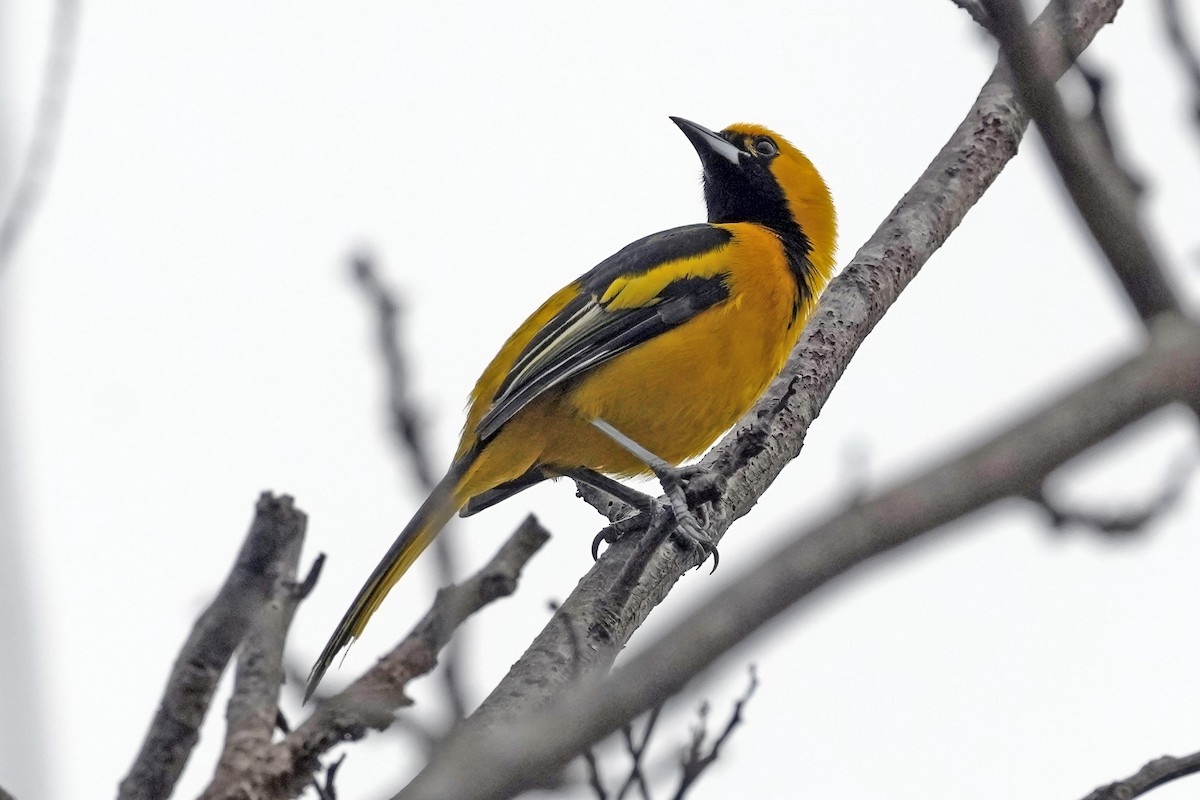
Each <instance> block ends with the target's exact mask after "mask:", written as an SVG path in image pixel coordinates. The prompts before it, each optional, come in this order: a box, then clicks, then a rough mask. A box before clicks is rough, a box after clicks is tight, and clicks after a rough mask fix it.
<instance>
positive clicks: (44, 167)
mask: <svg viewBox="0 0 1200 800" xmlns="http://www.w3.org/2000/svg"><path fill="white" fill-rule="evenodd" d="M78 32H79V0H57V2H56V3H55V4H54V21H53V23H52V27H51V31H50V43H49V45H48V49H47V52H46V64H45V67H44V69H43V71H42V86H41V92H40V94H39V96H38V106H37V112H36V115H35V118H34V122H33V133H32V134H31V135H30V139H29V147H28V149H27V150H26V152H25V160H24V162H23V163H22V164H21V166H20V169H19V172H18V173H17V178H16V181H15V183H14V186H13V191H12V194H11V195H10V199H9V201H8V208H7V209H6V210H5V212H4V217H3V219H0V272H2V271H3V269H4V267H5V266H6V265H7V264H8V261H9V257H10V256H11V255H12V252H13V250H14V249H15V248H16V246H17V243H18V242H19V241H20V238H21V234H22V233H24V231H25V227H26V225H27V223H28V222H29V219H30V218H31V217H32V216H33V212H34V211H35V210H36V209H37V204H38V202H39V201H40V200H41V199H42V192H43V190H44V189H45V187H46V180H47V178H48V177H49V173H50V166H51V164H52V163H53V161H54V152H55V150H56V149H57V147H58V140H59V134H60V133H61V132H62V118H63V110H64V109H65V108H66V104H67V90H68V88H69V87H70V81H71V67H72V65H73V63H74V61H75V40H76V38H78Z"/></svg>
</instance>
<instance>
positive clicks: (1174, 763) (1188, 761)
mask: <svg viewBox="0 0 1200 800" xmlns="http://www.w3.org/2000/svg"><path fill="white" fill-rule="evenodd" d="M1197 772H1200V753H1192V754H1191V755H1190V756H1184V757H1182V758H1176V757H1174V756H1163V757H1162V758H1156V759H1154V760H1153V761H1151V762H1150V763H1148V764H1146V766H1144V767H1142V768H1141V769H1139V770H1138V771H1137V772H1136V773H1134V774H1133V775H1130V776H1129V777H1128V778H1125V779H1124V780H1120V781H1117V782H1116V783H1110V784H1109V785H1108V786H1101V787H1100V788H1099V789H1097V790H1096V791H1094V792H1092V793H1091V794H1089V795H1088V796H1087V797H1085V798H1083V800H1133V798H1135V797H1141V796H1142V795H1144V794H1145V793H1146V792H1148V791H1150V790H1151V789H1154V788H1157V787H1159V786H1162V785H1163V784H1164V783H1170V782H1171V781H1173V780H1176V779H1177V778H1182V777H1184V776H1185V775H1192V774H1194V773H1197Z"/></svg>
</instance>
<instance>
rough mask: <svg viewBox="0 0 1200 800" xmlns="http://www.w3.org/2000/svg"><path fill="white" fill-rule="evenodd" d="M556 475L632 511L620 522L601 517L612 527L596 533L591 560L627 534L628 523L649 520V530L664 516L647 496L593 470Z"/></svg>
mask: <svg viewBox="0 0 1200 800" xmlns="http://www.w3.org/2000/svg"><path fill="white" fill-rule="evenodd" d="M557 471H558V472H559V473H561V474H562V475H563V476H564V477H567V478H571V479H572V480H575V481H578V482H579V483H582V484H584V485H586V486H590V487H591V488H593V489H596V490H597V491H599V492H601V493H603V494H607V495H609V496H611V497H613V498H615V499H616V500H617V501H618V502H620V503H622V504H623V505H625V506H628V507H629V508H631V509H633V511H634V513H633V514H629V515H627V516H624V517H622V518H620V519H616V518H615V516H614V515H613V514H612V513H611V512H610V513H606V514H605V516H607V517H608V518H609V520H611V521H612V524H611V525H608V526H606V527H605V528H604V530H602V531H600V533H598V534H597V535H596V538H595V539H593V540H592V558H593V559H596V558H598V557H599V555H598V554H599V550H600V543H601V542H605V543H607V544H612V543H613V542H615V541H616V540H617V539H620V538H621V537H622V536H624V535H625V534H626V533H628V532H629V530H630V528H631V527H633V526H632V524H631V523H632V521H634V520H637V521H638V522H639V524H640V523H641V522H645V521H647V520H649V522H650V524H649V526H648V527H651V528H652V527H653V526H654V523H655V522H657V519H656V517H658V516H661V515H662V514H663V513H665V509H664V508H663V506H662V505H661V504H660V503H659V502H658V500H656V499H655V498H653V497H650V496H649V495H647V494H643V493H642V492H639V491H638V490H637V489H632V488H630V487H628V486H626V485H625V484H623V483H621V482H620V481H615V480H613V479H612V478H610V477H608V476H607V475H602V474H600V473H599V472H596V470H594V469H588V468H587V467H569V468H565V469H558V470H557Z"/></svg>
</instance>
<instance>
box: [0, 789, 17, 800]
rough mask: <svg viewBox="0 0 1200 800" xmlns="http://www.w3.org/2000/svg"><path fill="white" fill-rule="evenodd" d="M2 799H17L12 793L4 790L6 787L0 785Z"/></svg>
mask: <svg viewBox="0 0 1200 800" xmlns="http://www.w3.org/2000/svg"><path fill="white" fill-rule="evenodd" d="M0 800H16V798H14V797H13V796H12V795H11V794H9V793H8V792H6V791H4V787H3V786H0Z"/></svg>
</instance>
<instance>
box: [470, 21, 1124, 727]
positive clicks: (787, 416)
mask: <svg viewBox="0 0 1200 800" xmlns="http://www.w3.org/2000/svg"><path fill="white" fill-rule="evenodd" d="M1119 5H1120V2H1119V0H1082V2H1080V3H1077V4H1076V6H1075V9H1076V10H1075V13H1074V14H1072V15H1060V14H1058V13H1057V12H1056V11H1055V12H1052V11H1047V13H1045V14H1043V16H1042V18H1041V19H1040V20H1039V22H1038V23H1036V24H1035V26H1034V30H1035V37H1036V39H1037V40H1038V41H1039V42H1041V43H1043V45H1044V46H1049V44H1054V46H1057V43H1058V42H1059V41H1060V40H1061V39H1062V38H1063V36H1064V35H1068V34H1069V35H1070V37H1071V38H1072V39H1073V40H1077V41H1079V42H1081V43H1086V42H1088V41H1090V40H1091V39H1092V37H1094V36H1095V34H1096V32H1097V31H1098V30H1099V29H1100V27H1101V26H1103V25H1104V24H1106V23H1107V22H1108V21H1109V20H1111V19H1112V17H1113V15H1114V14H1115V13H1116V9H1117V7H1118V6H1119ZM1063 68H1064V69H1065V64H1064V65H1063ZM1028 122H1029V119H1028V117H1027V116H1026V114H1025V112H1024V111H1023V110H1022V108H1021V106H1020V104H1019V103H1017V102H1016V96H1015V93H1014V90H1013V88H1012V86H1011V85H1010V83H1009V77H1008V72H1007V70H1005V69H1002V68H1000V67H997V69H996V70H995V71H994V72H993V73H992V76H991V77H990V78H989V79H988V81H987V82H986V83H985V84H984V86H983V88H982V89H981V91H980V94H979V97H978V98H977V99H976V101H975V103H974V105H973V106H972V108H971V109H970V111H969V112H968V113H967V116H966V118H965V119H964V120H963V122H962V123H961V124H960V125H959V127H958V129H957V130H956V131H955V132H954V134H953V135H952V136H951V138H950V140H949V141H948V142H947V143H946V145H945V146H944V147H943V148H942V150H941V152H939V153H938V155H937V156H936V157H935V158H934V160H933V161H932V163H930V165H929V166H928V167H927V168H926V170H925V172H924V173H923V174H922V175H921V177H920V178H919V179H918V180H917V182H916V184H914V186H913V187H912V189H910V190H909V191H908V193H906V194H905V196H904V197H903V198H902V199H901V200H900V202H899V203H898V204H897V206H896V207H895V209H893V210H892V212H891V213H890V214H889V215H888V217H887V219H886V220H884V222H883V223H882V224H881V225H880V227H879V229H878V230H876V232H875V233H874V235H873V236H872V237H871V238H870V240H869V241H867V243H866V244H864V245H863V247H862V248H861V249H860V250H859V251H858V253H857V254H856V255H855V257H854V259H853V261H852V262H851V263H850V264H849V265H848V266H847V267H846V268H845V269H843V270H842V272H841V274H839V275H838V277H837V278H835V279H834V280H833V282H832V283H831V284H830V286H829V288H827V289H826V291H825V292H824V293H823V295H822V297H821V305H820V306H819V308H818V310H817V312H816V314H815V315H814V317H813V319H812V320H811V321H810V323H809V325H808V328H807V329H806V330H805V333H804V335H803V336H802V337H801V340H800V343H799V345H798V346H797V349H796V350H795V351H794V352H793V353H792V357H791V359H790V360H789V363H788V365H787V367H785V369H784V372H783V374H782V375H781V376H780V378H779V379H778V380H776V381H775V383H774V385H773V386H772V387H771V388H770V389H768V391H767V392H766V394H765V395H764V397H763V398H762V399H761V400H760V401H759V403H758V404H757V405H756V406H755V408H753V409H752V410H751V411H750V412H749V413H748V414H747V415H746V416H745V417H743V419H742V420H741V422H740V423H739V425H738V426H737V427H736V428H735V429H734V430H733V431H732V432H731V433H729V434H728V435H727V436H726V437H725V438H724V439H723V440H722V441H721V443H720V444H718V445H717V446H716V447H715V448H714V449H713V450H712V451H711V452H710V453H709V454H708V455H707V456H706V457H705V458H704V460H703V461H702V462H701V466H702V467H704V468H705V469H709V470H712V471H713V472H716V473H719V474H720V475H721V476H724V477H726V478H727V479H728V483H727V484H726V486H725V489H724V491H723V492H722V493H721V496H720V498H719V501H718V502H717V503H716V504H715V506H714V508H713V509H712V512H711V513H710V514H709V515H708V525H707V526H706V532H707V533H709V534H710V535H713V536H714V537H716V538H720V537H721V536H722V535H723V534H724V532H725V531H726V530H727V529H728V527H729V525H730V524H732V523H733V522H734V521H735V520H736V519H738V518H739V517H741V516H742V515H743V514H745V513H746V512H747V511H749V510H750V508H751V507H753V506H754V504H755V503H756V502H757V501H758V498H759V497H760V496H761V495H762V493H763V492H764V491H765V490H766V489H767V487H768V486H769V485H770V484H771V482H772V481H773V480H774V479H775V477H776V476H777V475H778V474H779V472H780V470H782V469H783V467H784V466H785V465H786V464H787V463H788V462H790V461H791V460H792V459H793V458H795V457H796V455H798V454H799V452H800V449H801V448H802V447H803V444H804V437H805V435H806V433H807V431H808V428H809V426H810V425H811V424H812V421H813V420H814V419H815V418H816V416H817V414H818V413H819V412H820V410H821V408H822V406H823V405H824V404H825V401H826V400H827V399H828V397H829V394H830V393H831V392H832V391H833V387H834V385H835V384H836V383H837V381H838V379H839V378H840V377H841V375H842V372H843V371H844V370H845V368H846V366H847V365H848V364H849V362H850V360H851V358H853V356H854V354H855V352H856V351H857V349H858V347H859V346H860V345H861V344H862V342H863V341H864V340H865V338H866V337H867V335H868V334H869V333H870V332H871V330H872V328H874V326H875V324H876V323H877V322H878V321H879V320H880V319H881V318H882V317H883V315H884V314H885V313H886V312H887V310H888V309H889V308H890V307H891V305H892V304H893V303H894V302H895V301H896V299H897V298H898V297H899V295H900V293H901V291H903V289H904V288H905V287H906V286H907V285H908V283H909V282H910V281H911V280H912V279H913V278H914V277H915V276H916V275H917V273H918V272H919V271H920V269H921V267H922V266H923V265H924V264H925V262H926V261H927V260H928V259H929V258H930V256H932V254H933V253H934V252H935V251H936V250H937V249H938V248H939V247H940V246H941V244H942V243H943V242H944V241H945V240H946V239H947V237H949V235H950V234H951V233H952V232H953V231H954V229H955V228H956V227H957V226H958V224H959V223H960V222H961V221H962V219H963V217H964V216H965V215H966V214H967V212H968V211H969V210H970V209H971V207H972V206H973V205H974V204H975V203H976V201H978V199H979V198H980V197H981V196H982V195H983V193H984V192H985V191H986V190H987V188H988V187H989V186H990V185H991V183H992V181H993V180H995V178H996V176H997V175H999V173H1000V171H1001V170H1002V169H1003V168H1004V166H1005V164H1007V162H1008V161H1009V159H1011V158H1012V157H1013V156H1014V155H1015V154H1016V150H1017V145H1018V143H1019V142H1020V140H1021V137H1022V135H1023V133H1024V130H1025V128H1026V126H1027V125H1028ZM665 539H666V534H665V533H664V534H663V535H662V536H661V537H655V536H644V537H641V538H637V537H625V538H624V539H622V540H620V541H618V542H616V543H615V544H613V545H612V546H611V547H609V548H608V549H607V550H606V551H605V553H604V556H603V557H602V558H601V559H600V561H599V562H597V564H596V566H595V567H594V568H593V569H592V570H591V571H590V572H589V573H588V574H587V575H586V576H585V577H584V578H583V580H582V581H581V582H580V583H579V585H578V586H577V587H576V588H575V591H574V592H572V594H571V596H570V597H569V598H568V599H567V600H566V601H565V602H564V603H563V606H562V608H561V609H560V610H559V612H558V613H557V614H555V616H554V617H553V618H552V619H551V621H550V623H549V624H548V625H547V626H546V628H545V629H544V630H543V631H542V632H541V633H540V634H539V635H538V637H537V638H536V639H535V641H534V642H533V644H532V645H531V646H530V648H529V649H528V650H527V651H526V653H525V655H523V656H522V657H521V659H520V660H519V661H518V662H517V663H516V664H514V665H513V667H512V669H510V670H509V673H508V675H507V676H506V677H505V678H504V679H503V680H502V681H501V682H500V684H499V685H498V686H497V687H496V688H495V689H494V690H493V692H492V694H491V695H490V696H489V697H488V698H487V699H486V700H485V701H484V703H483V704H482V705H481V707H480V708H479V709H478V710H477V711H476V712H475V713H474V714H473V715H472V716H471V718H470V719H469V720H468V722H467V723H466V725H467V726H468V727H477V728H480V727H489V726H492V725H497V724H500V723H503V722H505V721H507V720H508V719H510V718H512V717H514V716H519V715H521V714H523V713H527V712H528V711H529V710H530V709H535V708H538V707H540V706H542V705H544V704H545V703H547V702H548V701H549V700H551V699H553V698H554V697H556V696H557V695H558V694H559V693H561V692H562V691H563V690H564V689H565V688H566V687H567V685H568V684H570V683H571V682H572V680H573V676H574V674H575V671H578V672H579V673H580V674H587V673H590V672H593V671H596V670H605V669H607V668H608V667H609V666H610V665H611V663H612V661H613V659H615V658H616V656H617V654H618V653H619V652H620V650H621V648H623V647H624V645H625V642H626V641H627V640H628V639H629V636H630V635H631V633H632V632H633V631H634V630H635V629H636V628H637V627H638V626H639V625H640V624H641V623H642V621H643V620H644V619H645V618H646V616H647V615H648V614H649V613H650V611H651V610H652V609H653V608H654V607H655V606H656V605H657V604H658V603H659V602H661V600H662V599H663V598H664V597H665V596H666V594H667V593H668V592H669V591H670V589H671V587H672V586H673V585H674V583H675V581H676V580H678V578H679V577H680V575H682V574H683V572H685V571H686V570H687V569H688V568H690V567H691V566H695V564H696V560H697V555H696V553H695V552H693V551H685V550H680V549H679V548H676V547H674V546H660V543H661V542H662V541H664V540H665ZM570 635H574V636H577V637H578V639H579V643H580V644H579V646H578V647H577V648H574V649H573V648H572V646H571V643H570V638H569V637H570ZM575 651H577V652H578V657H579V659H580V660H579V661H575V660H574V659H575ZM563 664H572V669H569V670H568V669H563V668H562V665H563Z"/></svg>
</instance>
